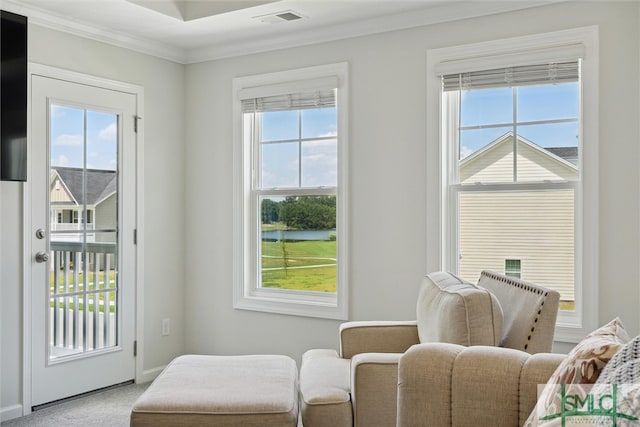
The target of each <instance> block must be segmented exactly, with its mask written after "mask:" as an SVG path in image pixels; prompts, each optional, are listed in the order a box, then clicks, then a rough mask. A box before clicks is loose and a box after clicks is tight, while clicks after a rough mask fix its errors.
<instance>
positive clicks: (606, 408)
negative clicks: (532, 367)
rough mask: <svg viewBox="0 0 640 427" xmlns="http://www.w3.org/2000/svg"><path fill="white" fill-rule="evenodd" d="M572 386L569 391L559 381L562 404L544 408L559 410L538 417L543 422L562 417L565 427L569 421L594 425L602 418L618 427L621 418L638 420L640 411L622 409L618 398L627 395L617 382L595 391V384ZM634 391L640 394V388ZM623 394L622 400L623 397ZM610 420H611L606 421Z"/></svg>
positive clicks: (571, 423)
mask: <svg viewBox="0 0 640 427" xmlns="http://www.w3.org/2000/svg"><path fill="white" fill-rule="evenodd" d="M569 386H570V387H569V390H567V385H566V384H560V402H558V403H559V405H558V406H555V405H554V407H553V408H546V410H545V413H546V412H547V411H548V410H549V409H552V410H558V412H555V413H551V414H546V415H542V416H539V417H538V420H539V422H540V423H543V422H544V421H551V420H555V419H560V421H561V426H562V427H566V426H567V422H568V423H569V424H568V425H577V424H580V425H594V424H595V422H596V421H599V422H600V423H601V425H610V426H613V427H618V426H619V424H618V423H619V422H620V421H622V420H626V421H627V423H625V425H629V423H628V422H629V421H638V417H637V416H635V415H634V413H637V412H636V411H633V412H632V413H625V412H622V411H621V410H620V408H619V401H620V400H625V396H624V394H621V390H620V389H619V387H618V385H617V384H612V385H610V386H609V385H607V387H610V388H611V389H610V391H607V392H604V393H601V392H596V393H594V392H593V391H594V390H593V387H592V386H584V385H578V384H570V385H569ZM600 390H602V391H604V389H603V387H600V388H599V391H600ZM635 392H636V393H638V390H637V388H635ZM621 397H622V399H620V398H621ZM627 402H628V400H627ZM626 406H627V407H628V405H626ZM636 409H637V410H638V411H640V408H636ZM594 417H598V418H594ZM607 419H608V422H606V420H607ZM633 424H634V425H635V424H636V423H633ZM639 425H640V424H639Z"/></svg>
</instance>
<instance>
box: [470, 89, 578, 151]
mask: <svg viewBox="0 0 640 427" xmlns="http://www.w3.org/2000/svg"><path fill="white" fill-rule="evenodd" d="M517 92H518V94H517V98H518V101H517V119H516V120H517V122H518V123H522V122H540V121H548V120H559V119H575V120H574V121H573V122H569V123H541V124H530V125H523V126H518V134H519V135H521V136H523V137H525V138H526V139H528V140H530V141H531V142H533V143H535V144H537V145H539V146H541V147H544V148H550V147H577V145H578V138H577V135H578V121H577V118H578V101H579V100H578V84H577V83H562V84H556V85H542V86H522V87H519V88H518V89H517ZM507 123H508V124H511V123H513V90H512V88H498V89H483V90H472V91H463V93H462V102H461V120H460V125H461V127H466V126H481V125H498V124H507ZM511 130H513V127H512V126H511V125H509V126H503V127H492V128H485V129H473V130H462V131H461V135H460V155H461V158H464V157H466V156H468V155H470V154H472V153H473V152H475V151H477V150H479V149H481V148H482V147H484V146H485V145H487V144H489V143H490V142H492V141H493V140H495V139H496V138H498V137H499V136H501V135H504V134H505V133H506V132H509V131H511Z"/></svg>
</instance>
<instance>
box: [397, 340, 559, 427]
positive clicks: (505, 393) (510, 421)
mask: <svg viewBox="0 0 640 427" xmlns="http://www.w3.org/2000/svg"><path fill="white" fill-rule="evenodd" d="M565 356H566V355H561V354H554V353H536V354H529V353H526V352H524V351H521V350H515V349H511V348H501V347H487V346H475V347H464V346H460V345H456V344H448V343H427V344H419V345H415V346H413V347H411V348H410V349H409V350H408V351H407V352H405V353H404V354H403V355H402V357H401V358H400V362H399V365H398V418H397V427H427V426H429V427H441V426H447V427H450V426H455V427H466V426H469V427H472V426H473V427H477V426H492V427H503V426H504V427H517V426H522V425H524V423H525V421H526V420H527V417H529V414H531V412H532V410H533V408H534V407H535V405H536V400H537V396H538V385H539V384H545V383H546V382H547V380H548V379H549V378H550V377H551V375H552V374H553V372H554V371H555V369H556V368H557V367H558V366H559V365H560V363H561V362H562V361H563V360H564V358H565Z"/></svg>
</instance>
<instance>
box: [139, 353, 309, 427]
mask: <svg viewBox="0 0 640 427" xmlns="http://www.w3.org/2000/svg"><path fill="white" fill-rule="evenodd" d="M297 423H298V370H297V367H296V362H295V361H294V360H293V359H291V358H289V357H287V356H277V355H256V356H195V355H188V356H180V357H178V358H176V359H174V360H173V361H172V362H171V363H170V364H169V365H168V366H167V367H166V368H165V370H164V371H162V373H161V374H160V375H159V376H158V377H157V378H156V379H155V381H154V382H153V383H152V384H151V385H150V386H149V388H148V389H147V390H146V391H145V392H144V393H143V394H142V396H140V398H139V399H138V400H137V401H136V403H135V404H134V405H133V409H132V411H131V426H132V427H140V426H153V427H163V426H167V427H168V426H172V427H173V426H247V427H249V426H260V427H268V426H278V427H283V426H296V425H297Z"/></svg>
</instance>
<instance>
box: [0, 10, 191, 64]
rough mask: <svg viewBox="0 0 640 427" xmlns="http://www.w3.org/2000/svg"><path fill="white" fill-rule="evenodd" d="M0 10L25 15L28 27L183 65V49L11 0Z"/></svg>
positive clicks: (184, 62)
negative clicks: (38, 27)
mask: <svg viewBox="0 0 640 427" xmlns="http://www.w3.org/2000/svg"><path fill="white" fill-rule="evenodd" d="M0 7H1V8H2V9H3V10H7V11H9V12H13V13H17V14H20V15H24V16H26V17H27V18H28V19H29V24H34V25H38V26H40V27H45V28H50V29H52V30H57V31H61V32H64V33H69V34H73V35H76V36H80V37H84V38H87V39H90V40H95V41H99V42H102V43H106V44H110V45H113V46H117V47H122V48H125V49H129V50H133V51H136V52H140V53H144V54H146V55H150V56H155V57H157V58H162V59H166V60H169V61H173V62H178V63H180V64H186V56H185V53H186V52H185V50H184V49H180V48H176V47H173V46H169V45H166V44H164V43H158V42H155V41H152V40H147V39H141V38H137V37H134V36H131V35H130V34H126V33H121V32H116V31H113V30H111V29H108V28H103V27H99V26H96V25H88V24H85V23H82V22H79V21H74V20H71V19H68V18H66V17H64V16H60V15H55V14H52V13H51V12H50V11H47V10H44V9H40V8H38V7H34V6H31V5H24V4H18V3H15V2H13V1H11V0H0Z"/></svg>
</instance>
